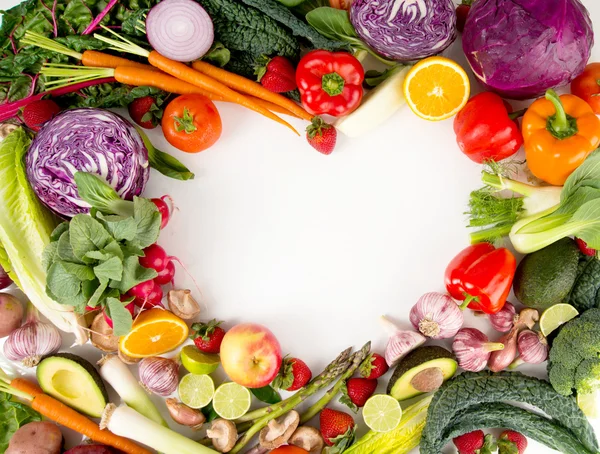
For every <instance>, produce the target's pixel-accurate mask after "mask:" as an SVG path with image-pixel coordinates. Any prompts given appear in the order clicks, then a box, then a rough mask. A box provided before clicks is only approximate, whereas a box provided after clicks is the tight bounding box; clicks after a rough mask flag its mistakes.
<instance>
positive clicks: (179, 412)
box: [165, 397, 206, 430]
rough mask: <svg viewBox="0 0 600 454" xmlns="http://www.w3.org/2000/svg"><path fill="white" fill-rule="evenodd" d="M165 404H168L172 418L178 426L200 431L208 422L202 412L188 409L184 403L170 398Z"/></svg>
mask: <svg viewBox="0 0 600 454" xmlns="http://www.w3.org/2000/svg"><path fill="white" fill-rule="evenodd" d="M165 403H166V404H167V409H168V410H169V414H170V415H171V418H173V421H175V422H176V423H177V424H181V425H182V426H187V427H190V428H191V429H192V430H199V429H200V428H201V427H202V425H203V424H204V422H205V421H206V417H205V416H204V414H203V413H202V412H201V411H200V410H195V409H193V408H191V407H188V406H187V405H185V404H184V403H182V402H179V401H177V399H174V398H172V397H170V398H168V399H167V400H166V401H165Z"/></svg>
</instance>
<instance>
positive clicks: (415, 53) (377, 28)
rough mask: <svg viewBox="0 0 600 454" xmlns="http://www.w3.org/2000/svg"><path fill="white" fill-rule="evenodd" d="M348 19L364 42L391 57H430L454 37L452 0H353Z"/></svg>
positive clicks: (442, 48) (440, 50) (454, 20)
mask: <svg viewBox="0 0 600 454" xmlns="http://www.w3.org/2000/svg"><path fill="white" fill-rule="evenodd" d="M350 21H351V22H352V25H353V26H354V29H355V30H356V33H357V34H358V36H359V37H360V38H361V39H362V40H363V41H364V42H365V43H367V44H368V45H369V46H370V47H372V48H373V49H374V50H376V51H377V52H378V53H379V54H381V55H383V56H384V57H387V58H390V59H392V60H398V61H410V60H418V59H421V58H425V57H430V56H431V55H435V54H439V53H440V52H442V51H443V50H444V49H446V48H447V47H448V46H449V45H450V44H452V42H453V41H454V40H455V39H456V11H455V7H454V3H453V2H452V0H354V2H353V3H352V6H351V7H350Z"/></svg>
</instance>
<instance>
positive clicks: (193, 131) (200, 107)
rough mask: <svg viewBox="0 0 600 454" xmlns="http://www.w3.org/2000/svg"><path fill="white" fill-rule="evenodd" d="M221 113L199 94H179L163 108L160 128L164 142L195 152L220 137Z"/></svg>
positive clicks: (207, 146)
mask: <svg viewBox="0 0 600 454" xmlns="http://www.w3.org/2000/svg"><path fill="white" fill-rule="evenodd" d="M221 129H222V127H221V116H220V115H219V111H218V110H217V108H216V106H215V105H214V103H213V102H212V101H211V100H210V99H208V98H207V97H205V96H202V95H182V96H178V97H177V98H175V99H174V100H173V101H171V102H170V103H169V105H168V106H167V108H166V109H165V113H164V115H163V119H162V130H163V134H164V135H165V138H166V139H167V142H169V143H170V144H171V145H173V146H174V147H175V148H178V149H180V150H181V151H185V152H186V153H198V152H200V151H202V150H206V149H207V148H209V147H210V146H212V145H213V144H214V143H215V142H216V141H217V140H218V139H219V137H221Z"/></svg>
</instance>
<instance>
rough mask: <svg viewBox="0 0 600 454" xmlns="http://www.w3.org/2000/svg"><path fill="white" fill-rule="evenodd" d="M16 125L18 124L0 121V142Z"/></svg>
mask: <svg viewBox="0 0 600 454" xmlns="http://www.w3.org/2000/svg"><path fill="white" fill-rule="evenodd" d="M18 127H19V126H18V125H15V124H13V123H0V142H2V141H3V140H4V139H6V138H7V137H8V135H9V134H10V133H11V132H13V131H14V130H15V129H17V128H18Z"/></svg>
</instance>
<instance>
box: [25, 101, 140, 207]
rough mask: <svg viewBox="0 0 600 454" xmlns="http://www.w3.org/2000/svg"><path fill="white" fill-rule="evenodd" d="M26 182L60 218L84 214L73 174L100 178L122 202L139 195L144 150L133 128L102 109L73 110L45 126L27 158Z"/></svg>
mask: <svg viewBox="0 0 600 454" xmlns="http://www.w3.org/2000/svg"><path fill="white" fill-rule="evenodd" d="M26 164H27V178H28V179H29V182H30V184H31V186H32V187H33V190H34V191H35V193H36V194H37V196H38V197H39V199H40V200H41V201H42V202H43V203H44V204H46V205H47V206H48V208H50V209H51V210H52V211H54V212H55V213H56V214H58V215H59V216H61V217H63V218H70V217H73V216H75V215H76V214H79V213H87V212H89V208H90V207H89V205H88V204H87V203H86V202H84V201H83V200H81V199H80V198H79V194H78V193H77V186H76V185H75V180H74V178H73V175H74V174H75V172H77V171H83V172H89V173H95V174H96V175H100V176H102V177H103V178H104V179H105V180H106V181H107V182H108V184H110V185H111V186H112V187H113V188H114V189H115V190H116V191H117V193H118V194H119V196H121V198H123V199H126V200H131V199H133V196H136V195H140V194H141V193H142V191H143V190H144V187H145V186H146V182H147V181H148V176H149V173H150V168H149V163H148V150H147V149H146V147H145V146H144V142H143V141H142V138H141V137H140V135H139V133H138V132H137V131H136V129H135V128H134V126H133V125H132V124H131V123H130V122H129V121H127V120H125V119H124V118H123V117H121V116H119V115H117V114H115V113H113V112H110V111H108V110H103V109H91V108H90V109H73V110H67V111H65V112H62V113H60V114H58V115H57V116H56V117H54V118H53V119H52V120H50V121H48V122H46V123H45V124H44V126H43V127H42V129H41V130H40V131H39V132H38V134H37V136H36V137H35V139H33V142H32V143H31V147H30V148H29V151H28V152H27V158H26Z"/></svg>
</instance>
